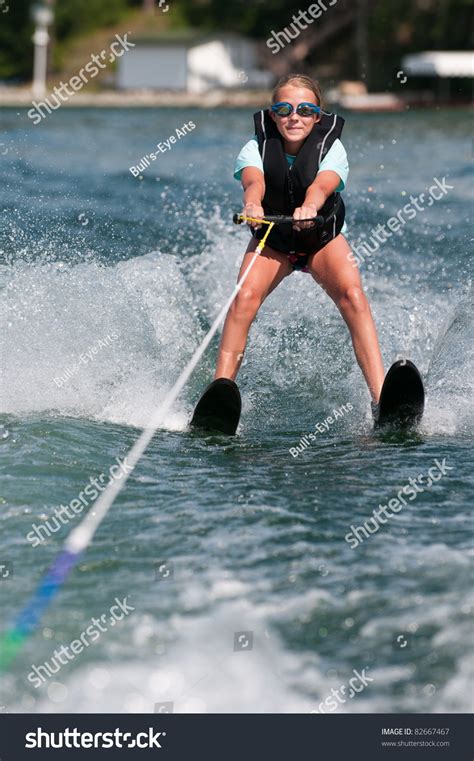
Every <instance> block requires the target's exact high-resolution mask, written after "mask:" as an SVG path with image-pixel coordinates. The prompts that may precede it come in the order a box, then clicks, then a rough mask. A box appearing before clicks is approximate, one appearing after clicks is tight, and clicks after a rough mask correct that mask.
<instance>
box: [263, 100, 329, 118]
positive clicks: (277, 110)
mask: <svg viewBox="0 0 474 761" xmlns="http://www.w3.org/2000/svg"><path fill="white" fill-rule="evenodd" d="M271 110H272V111H273V113H274V114H276V115H277V116H291V114H292V113H293V111H294V110H295V109H294V108H293V106H292V105H291V103H275V104H274V105H273V106H271ZM296 113H297V114H298V116H313V115H314V114H320V113H321V107H320V106H317V105H316V104H315V103H300V104H299V105H298V106H296Z"/></svg>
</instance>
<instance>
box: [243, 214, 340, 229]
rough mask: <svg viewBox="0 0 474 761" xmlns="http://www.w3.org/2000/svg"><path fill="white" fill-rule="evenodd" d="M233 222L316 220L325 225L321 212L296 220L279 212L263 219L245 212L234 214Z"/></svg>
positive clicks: (256, 222)
mask: <svg viewBox="0 0 474 761" xmlns="http://www.w3.org/2000/svg"><path fill="white" fill-rule="evenodd" d="M233 222H234V224H235V225H241V224H242V223H243V222H253V223H254V224H257V225H262V224H264V225H270V224H274V225H282V224H290V223H293V222H297V223H300V222H314V224H315V225H317V226H320V225H324V222H325V219H324V217H323V216H322V215H321V214H318V216H316V217H311V218H310V219H298V220H294V219H293V217H285V216H284V215H282V214H277V215H276V216H265V217H263V218H262V219H256V218H255V217H246V216H245V214H234V216H233Z"/></svg>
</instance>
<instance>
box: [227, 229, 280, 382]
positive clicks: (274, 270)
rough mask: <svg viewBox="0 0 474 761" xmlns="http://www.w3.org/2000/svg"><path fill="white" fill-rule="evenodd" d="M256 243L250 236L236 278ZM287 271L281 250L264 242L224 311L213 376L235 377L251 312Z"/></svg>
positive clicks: (241, 356)
mask: <svg viewBox="0 0 474 761" xmlns="http://www.w3.org/2000/svg"><path fill="white" fill-rule="evenodd" d="M257 245H258V240H257V239H256V238H252V240H251V241H250V243H249V245H248V247H247V251H246V253H245V255H244V258H243V261H242V264H241V267H240V272H239V277H238V279H240V278H241V277H242V275H243V273H244V272H245V270H246V269H247V267H248V265H249V263H250V261H251V259H252V256H253V254H254V252H255V249H256V248H257ZM291 271H292V268H291V265H290V263H289V262H288V259H287V257H286V256H285V255H284V254H281V253H280V252H279V251H275V250H274V249H272V248H270V246H265V248H264V249H263V251H262V253H261V254H260V255H259V256H258V257H257V259H256V260H255V262H254V264H253V266H252V269H251V270H250V273H249V275H248V277H247V279H246V280H245V283H244V284H243V286H242V288H241V289H240V291H239V293H238V294H237V296H236V298H235V299H234V301H233V303H232V305H231V307H230V309H229V311H228V312H227V317H226V320H225V323H224V330H223V332H222V338H221V343H220V347H219V355H218V357H217V367H216V372H215V375H214V378H230V379H231V380H235V377H236V375H237V373H238V371H239V367H240V365H241V363H242V359H243V356H244V351H245V345H246V343H247V335H248V332H249V329H250V326H251V324H252V322H253V320H254V318H255V315H256V314H257V312H258V310H259V308H260V306H261V304H262V302H263V301H264V299H265V298H266V297H267V296H268V295H269V294H270V293H271V292H272V291H273V290H274V288H276V286H277V285H278V284H279V283H280V282H281V281H282V280H283V278H284V277H286V275H289V274H290V272H291Z"/></svg>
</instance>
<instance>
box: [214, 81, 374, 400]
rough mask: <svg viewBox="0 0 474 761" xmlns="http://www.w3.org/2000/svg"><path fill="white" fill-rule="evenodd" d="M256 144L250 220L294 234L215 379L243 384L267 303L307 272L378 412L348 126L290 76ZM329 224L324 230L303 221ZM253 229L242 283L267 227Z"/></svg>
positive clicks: (257, 276)
mask: <svg viewBox="0 0 474 761" xmlns="http://www.w3.org/2000/svg"><path fill="white" fill-rule="evenodd" d="M254 120H255V129H256V136H255V137H254V138H253V139H252V140H250V141H249V142H248V143H247V144H246V145H245V146H244V147H243V148H242V150H241V152H240V154H239V156H238V158H237V162H236V166H235V173H234V176H235V177H236V179H240V180H241V182H242V186H243V189H244V209H243V214H244V215H245V216H247V217H253V218H256V219H261V218H262V217H263V216H264V215H265V214H284V215H289V216H292V217H293V220H294V222H293V225H278V226H275V227H274V228H273V229H272V231H271V233H270V235H269V237H268V239H267V241H268V242H267V244H266V245H265V247H264V249H263V251H262V253H261V255H260V256H259V257H257V259H256V261H255V263H254V265H253V267H252V269H251V271H250V274H249V275H248V277H247V280H246V281H245V283H244V285H243V286H242V288H241V290H240V292H239V293H238V295H237V297H236V299H235V300H234V302H233V304H232V306H231V307H230V309H229V311H228V313H227V317H226V321H225V324H224V329H223V333H222V338H221V342H220V348H219V355H218V359H217V367H216V372H215V378H216V379H217V378H229V379H231V380H232V381H233V380H234V379H235V377H236V376H237V373H238V371H239V367H240V365H241V362H242V358H243V355H244V350H245V345H246V342H247V336H248V332H249V328H250V326H251V324H252V322H253V320H254V318H255V316H256V314H257V312H258V310H259V308H260V306H261V304H262V303H263V301H264V300H265V298H266V297H267V296H268V295H269V294H270V293H271V292H272V291H273V290H274V288H276V287H277V285H278V284H279V283H280V282H281V281H282V280H283V278H284V277H287V276H288V275H290V274H291V273H292V272H293V271H294V270H302V271H303V272H307V273H309V274H310V275H311V277H313V279H314V280H315V281H316V282H317V283H318V284H319V285H320V286H321V287H322V288H323V289H324V290H325V291H326V293H327V294H328V295H329V296H330V297H331V299H332V300H333V301H334V303H335V304H336V306H337V307H338V309H339V311H340V313H341V315H342V317H343V319H344V320H345V322H346V324H347V326H348V328H349V331H350V334H351V338H352V344H353V347H354V352H355V355H356V358H357V361H358V363H359V366H360V368H361V370H362V373H363V375H364V378H365V380H366V383H367V386H368V388H369V391H370V394H371V397H372V405H373V408H374V412H375V409H376V405H377V403H378V400H379V396H380V390H381V387H382V383H383V380H384V369H383V364H382V357H381V354H380V348H379V343H378V339H377V332H376V329H375V325H374V321H373V318H372V314H371V311H370V307H369V304H368V301H367V298H366V296H365V294H364V291H363V288H362V284H361V280H360V275H359V271H358V269H357V267H355V266H354V261H353V256H351V249H350V247H349V245H348V243H347V241H346V239H345V237H344V232H345V229H346V227H345V225H344V204H343V202H342V199H341V197H340V192H341V190H343V189H344V187H345V183H346V180H347V175H348V171H349V168H348V164H347V156H346V152H345V150H344V148H343V146H342V143H341V142H340V140H339V136H340V134H341V131H342V127H343V124H344V120H343V119H342V118H341V117H339V116H336V115H334V114H327V113H325V112H324V111H323V110H322V96H321V90H320V87H319V84H318V83H317V82H316V81H315V80H313V79H311V78H310V77H307V76H302V75H300V74H291V75H289V76H286V77H283V78H282V79H280V81H279V82H278V84H277V86H276V87H275V90H274V92H273V99H272V106H271V107H270V109H268V110H265V111H260V112H259V113H257V114H255V117H254ZM316 215H322V216H323V217H324V220H325V221H324V225H323V226H321V227H316V226H314V224H313V223H312V222H302V223H300V224H298V220H304V219H306V220H307V219H309V218H314V217H315V216H316ZM251 229H252V232H253V235H252V238H251V240H250V243H249V245H248V246H247V251H246V253H245V255H244V258H243V261H242V266H241V270H240V273H239V278H240V277H242V274H243V272H244V271H245V270H246V268H247V266H248V264H249V261H250V260H251V258H252V255H253V252H254V251H255V248H256V246H257V245H258V240H259V239H261V238H262V237H263V233H264V226H263V225H257V226H254V227H253V228H251Z"/></svg>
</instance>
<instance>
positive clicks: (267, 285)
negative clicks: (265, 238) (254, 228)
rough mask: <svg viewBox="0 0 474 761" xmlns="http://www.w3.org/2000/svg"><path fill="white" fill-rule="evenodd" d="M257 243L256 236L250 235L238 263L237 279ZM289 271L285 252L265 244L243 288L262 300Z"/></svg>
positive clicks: (248, 262)
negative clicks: (242, 256) (239, 263)
mask: <svg viewBox="0 0 474 761" xmlns="http://www.w3.org/2000/svg"><path fill="white" fill-rule="evenodd" d="M258 244H259V241H258V240H257V238H254V237H252V238H251V240H250V242H249V245H248V246H247V251H246V252H245V254H244V258H243V260H242V264H241V265H240V271H239V278H238V279H239V280H240V278H241V277H242V275H243V274H244V272H245V270H246V269H247V267H248V265H249V264H250V262H251V260H252V258H253V255H254V253H255V249H256V248H257V246H258ZM291 272H292V267H291V264H290V263H289V261H288V258H287V257H286V256H285V254H282V253H280V251H275V249H273V248H271V247H270V246H265V248H264V249H263V251H262V253H261V254H260V255H259V256H257V258H256V260H255V262H254V264H253V266H252V269H251V270H250V272H249V275H248V277H247V278H246V280H245V283H244V285H243V288H244V289H245V290H247V291H252V292H253V293H254V294H256V295H258V296H259V297H260V301H261V302H262V301H263V300H264V299H265V298H266V297H267V296H268V295H269V294H270V293H271V292H272V291H273V290H274V289H275V288H276V287H277V285H278V284H279V283H281V281H282V280H283V278H285V277H286V276H287V275H289V274H290V273H291Z"/></svg>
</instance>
